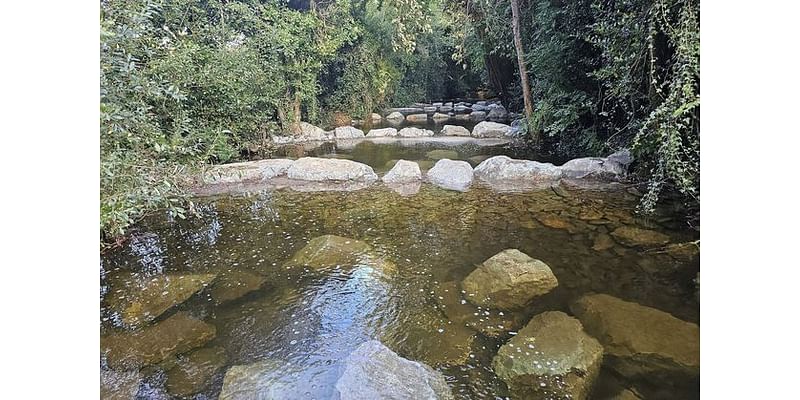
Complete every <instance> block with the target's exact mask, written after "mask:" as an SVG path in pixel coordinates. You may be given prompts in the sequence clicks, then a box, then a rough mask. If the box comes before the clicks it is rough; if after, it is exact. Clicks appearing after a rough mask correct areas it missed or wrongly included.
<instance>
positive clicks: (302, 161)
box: [192, 150, 632, 196]
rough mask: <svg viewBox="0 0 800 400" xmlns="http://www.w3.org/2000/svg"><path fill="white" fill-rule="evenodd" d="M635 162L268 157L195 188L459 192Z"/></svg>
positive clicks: (621, 169) (554, 180) (583, 178)
mask: <svg viewBox="0 0 800 400" xmlns="http://www.w3.org/2000/svg"><path fill="white" fill-rule="evenodd" d="M631 162H632V157H631V155H630V153H629V152H628V151H627V150H622V151H619V152H617V153H614V154H612V155H610V156H608V157H587V158H578V159H574V160H570V161H568V162H566V163H564V165H562V166H555V165H553V164H550V163H541V162H538V161H531V160H518V159H513V158H510V157H507V156H494V157H491V158H488V159H486V160H484V161H483V162H481V163H480V164H478V166H477V167H475V168H474V169H473V168H472V166H471V165H470V164H469V163H468V162H466V161H459V160H451V159H448V158H441V159H439V160H438V161H437V162H436V164H435V165H434V166H433V167H432V168H430V169H429V170H427V172H425V173H424V174H423V173H422V168H420V166H419V165H418V164H417V163H416V162H414V161H406V160H400V161H398V162H397V163H396V164H395V165H394V167H393V168H392V169H391V170H390V171H389V172H387V173H386V174H384V176H383V177H381V178H379V177H378V175H377V174H376V173H375V171H374V170H373V169H372V167H370V166H368V165H366V164H362V163H359V162H355V161H351V160H343V159H333V158H316V157H303V158H299V159H297V160H290V159H268V160H259V161H249V162H242V163H234V164H223V165H218V166H214V167H212V168H210V169H209V170H207V171H205V172H204V173H203V174H202V175H201V176H200V177H198V179H197V181H198V184H197V185H196V186H195V187H194V189H193V190H192V192H193V193H194V194H196V195H200V196H203V195H216V194H222V193H251V192H257V191H262V190H277V189H285V188H288V189H292V190H297V191H306V192H309V191H353V190H361V189H365V188H368V187H371V186H373V185H377V184H378V181H379V180H380V181H382V183H383V184H384V185H386V187H388V188H389V189H391V190H394V191H395V192H397V193H399V194H401V195H403V196H410V195H414V194H416V193H417V192H418V191H419V189H420V187H421V184H422V183H428V184H432V185H435V186H438V187H440V188H442V189H446V190H454V191H460V192H464V191H467V190H469V188H470V187H472V186H473V185H475V184H476V183H478V184H480V185H482V186H485V187H489V188H491V189H492V190H496V191H527V190H541V189H549V188H550V187H552V186H554V185H558V184H559V183H560V182H562V181H563V180H568V181H571V182H577V183H578V184H579V185H582V184H584V183H589V184H590V185H594V184H596V183H600V184H601V185H605V184H609V183H610V184H612V185H613V184H615V183H618V182H621V181H624V180H625V178H626V171H627V167H628V165H629V164H630V163H631ZM617 186H619V185H617Z"/></svg>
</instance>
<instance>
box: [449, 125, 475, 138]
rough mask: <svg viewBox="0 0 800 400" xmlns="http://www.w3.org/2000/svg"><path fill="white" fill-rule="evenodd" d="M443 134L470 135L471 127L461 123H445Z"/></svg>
mask: <svg viewBox="0 0 800 400" xmlns="http://www.w3.org/2000/svg"><path fill="white" fill-rule="evenodd" d="M442 135H445V136H469V135H470V133H469V129H467V128H464V127H463V126H459V125H445V126H443V127H442Z"/></svg>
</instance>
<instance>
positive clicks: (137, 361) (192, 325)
mask: <svg viewBox="0 0 800 400" xmlns="http://www.w3.org/2000/svg"><path fill="white" fill-rule="evenodd" d="M216 332H217V330H216V328H214V326H213V325H209V324H207V323H205V322H203V321H201V320H199V319H196V318H193V317H191V316H189V315H188V314H186V313H184V312H179V313H176V314H175V315H173V316H171V317H169V318H167V319H165V320H163V321H161V322H159V323H157V324H155V325H153V326H148V327H146V328H143V329H141V330H137V331H133V332H115V333H111V334H108V335H105V336H101V337H100V351H101V353H103V354H105V356H106V360H107V361H108V365H109V366H110V367H111V368H114V369H138V368H140V367H142V366H145V365H150V364H157V363H159V362H161V361H163V360H165V359H167V358H169V357H172V356H174V355H177V354H181V353H184V352H186V351H189V350H191V349H194V348H197V347H200V346H202V345H204V344H206V343H207V342H208V341H210V340H211V339H213V338H214V336H216Z"/></svg>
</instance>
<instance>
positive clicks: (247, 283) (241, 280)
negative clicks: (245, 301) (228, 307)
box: [209, 271, 266, 304]
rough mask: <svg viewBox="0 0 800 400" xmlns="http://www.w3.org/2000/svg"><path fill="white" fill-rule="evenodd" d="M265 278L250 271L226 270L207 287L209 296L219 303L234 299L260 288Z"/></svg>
mask: <svg viewBox="0 0 800 400" xmlns="http://www.w3.org/2000/svg"><path fill="white" fill-rule="evenodd" d="M265 281H266V279H265V278H264V277H263V276H261V275H257V274H254V273H252V272H246V271H227V272H224V273H222V274H220V277H219V278H218V279H217V280H216V281H215V282H214V285H213V286H211V288H210V289H209V294H210V295H211V298H212V299H214V301H216V302H217V303H219V304H222V303H226V302H229V301H233V300H236V299H238V298H240V297H242V296H244V295H246V294H248V293H250V292H253V291H256V290H258V289H260V288H261V286H262V285H263V284H264V282H265Z"/></svg>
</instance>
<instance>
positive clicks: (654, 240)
mask: <svg viewBox="0 0 800 400" xmlns="http://www.w3.org/2000/svg"><path fill="white" fill-rule="evenodd" d="M611 236H613V237H614V239H616V240H617V241H618V242H620V243H622V244H624V245H625V246H629V247H655V246H663V245H665V244H667V243H669V236H667V235H665V234H663V233H660V232H656V231H651V230H649V229H642V228H636V227H633V226H627V225H626V226H621V227H619V228H617V229H615V230H614V231H613V232H611Z"/></svg>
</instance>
